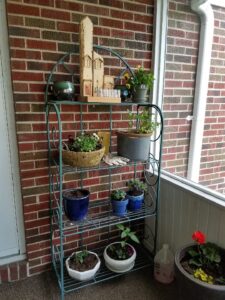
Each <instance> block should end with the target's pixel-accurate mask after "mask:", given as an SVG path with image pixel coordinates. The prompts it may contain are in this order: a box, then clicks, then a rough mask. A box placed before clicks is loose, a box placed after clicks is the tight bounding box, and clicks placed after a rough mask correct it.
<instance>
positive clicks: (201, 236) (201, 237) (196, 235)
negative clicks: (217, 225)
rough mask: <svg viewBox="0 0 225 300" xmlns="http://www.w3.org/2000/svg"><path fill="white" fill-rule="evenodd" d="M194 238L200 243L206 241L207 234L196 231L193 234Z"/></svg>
mask: <svg viewBox="0 0 225 300" xmlns="http://www.w3.org/2000/svg"><path fill="white" fill-rule="evenodd" d="M192 239H193V240H194V241H196V242H197V243H198V244H200V245H201V244H204V243H205V235H204V234H203V233H202V232H201V231H195V232H194V233H193V234H192Z"/></svg>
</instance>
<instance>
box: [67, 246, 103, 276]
mask: <svg viewBox="0 0 225 300" xmlns="http://www.w3.org/2000/svg"><path fill="white" fill-rule="evenodd" d="M79 252H81V251H77V252H74V253H72V254H71V255H70V256H69V257H68V258H67V259H66V269H67V272H68V274H69V275H70V277H72V278H74V279H77V280H79V281H85V280H89V279H92V278H93V277H94V276H95V274H96V272H97V271H98V269H99V268H100V265H101V261H100V259H99V257H98V255H97V254H96V253H94V252H91V251H89V253H91V254H94V255H95V256H96V257H97V259H98V262H97V264H96V265H95V267H94V268H93V269H91V270H87V271H83V272H80V271H77V270H74V269H71V268H70V267H69V260H70V258H71V257H72V256H73V255H74V254H75V253H79Z"/></svg>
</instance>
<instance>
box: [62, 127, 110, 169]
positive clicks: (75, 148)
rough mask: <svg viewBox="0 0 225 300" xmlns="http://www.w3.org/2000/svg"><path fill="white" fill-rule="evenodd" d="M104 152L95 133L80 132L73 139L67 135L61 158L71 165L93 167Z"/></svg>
mask: <svg viewBox="0 0 225 300" xmlns="http://www.w3.org/2000/svg"><path fill="white" fill-rule="evenodd" d="M104 152H105V147H104V146H103V145H102V141H101V139H100V138H99V136H98V135H97V134H96V133H84V132H82V133H81V134H80V135H78V136H77V137H76V138H75V139H74V138H72V137H71V136H69V139H68V142H67V143H64V149H63V151H62V159H63V162H64V163H65V164H68V165H71V166H73V167H94V166H96V165H98V164H99V163H100V161H101V159H102V157H103V155H104Z"/></svg>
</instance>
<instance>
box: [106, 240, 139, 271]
mask: <svg viewBox="0 0 225 300" xmlns="http://www.w3.org/2000/svg"><path fill="white" fill-rule="evenodd" d="M119 243H120V242H115V243H112V244H110V245H108V246H107V247H106V248H105V250H104V253H103V257H104V260H105V265H106V267H107V268H108V269H109V270H110V271H113V272H115V273H125V272H128V271H130V270H131V269H132V268H133V267H134V263H135V258H136V250H135V249H134V247H133V246H131V245H130V244H127V245H129V246H130V247H131V248H132V250H133V255H132V256H131V257H130V258H128V259H124V260H116V259H113V258H111V257H109V255H108V254H107V249H108V248H109V247H110V246H111V245H114V244H119Z"/></svg>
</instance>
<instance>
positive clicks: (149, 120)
mask: <svg viewBox="0 0 225 300" xmlns="http://www.w3.org/2000/svg"><path fill="white" fill-rule="evenodd" d="M154 116H155V115H154V114H152V113H150V111H149V109H148V108H145V109H143V111H142V112H139V113H138V114H136V113H133V112H132V111H128V127H129V130H132V128H133V126H134V123H135V122H136V123H137V130H136V132H137V133H152V132H154V130H155V129H156V128H157V127H158V126H159V123H158V122H156V120H154Z"/></svg>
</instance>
